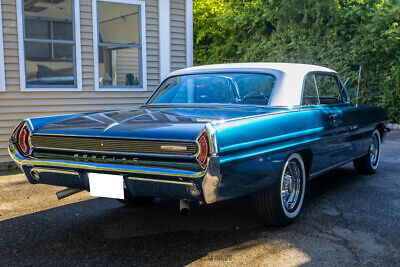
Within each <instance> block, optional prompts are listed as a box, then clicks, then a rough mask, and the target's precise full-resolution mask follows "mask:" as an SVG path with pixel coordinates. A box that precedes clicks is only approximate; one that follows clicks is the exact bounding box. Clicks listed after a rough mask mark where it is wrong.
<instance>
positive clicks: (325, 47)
mask: <svg viewBox="0 0 400 267" xmlns="http://www.w3.org/2000/svg"><path fill="white" fill-rule="evenodd" d="M399 24H400V3H399V1H398V0H380V1H377V0H325V1H318V0H280V1H274V0H253V1H250V0H195V1H194V32H195V34H194V44H195V50H194V58H195V63H196V64H212V63H222V62H297V63H307V64H316V65H322V66H326V67H329V68H332V69H335V70H337V71H338V72H339V73H340V74H341V76H342V77H350V78H351V80H352V81H353V88H354V87H355V86H354V85H355V84H356V81H357V75H358V68H359V66H362V77H361V88H360V92H361V99H360V101H361V102H363V103H367V104H378V105H383V106H385V107H386V109H387V111H388V113H389V116H390V119H391V121H393V122H400V26H399Z"/></svg>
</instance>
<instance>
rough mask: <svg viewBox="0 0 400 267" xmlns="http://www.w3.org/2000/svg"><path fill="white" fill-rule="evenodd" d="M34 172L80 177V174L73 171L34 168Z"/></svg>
mask: <svg viewBox="0 0 400 267" xmlns="http://www.w3.org/2000/svg"><path fill="white" fill-rule="evenodd" d="M32 171H37V172H38V173H44V172H51V173H59V174H69V175H76V176H79V173H78V172H77V171H73V170H62V169H47V168H36V167H33V168H32Z"/></svg>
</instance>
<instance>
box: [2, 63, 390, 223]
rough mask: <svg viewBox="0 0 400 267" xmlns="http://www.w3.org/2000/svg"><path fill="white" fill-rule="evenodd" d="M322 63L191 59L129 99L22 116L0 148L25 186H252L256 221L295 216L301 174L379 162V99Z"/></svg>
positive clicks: (117, 189) (176, 190)
mask: <svg viewBox="0 0 400 267" xmlns="http://www.w3.org/2000/svg"><path fill="white" fill-rule="evenodd" d="M349 99H350V98H349V93H348V90H347V88H346V86H345V85H344V84H343V83H342V81H341V79H340V77H339V75H338V74H337V73H336V72H335V71H333V70H331V69H328V68H324V67H319V66H313V65H302V64H283V63H282V64H279V63H251V64H226V65H211V66H201V67H194V68H188V69H183V70H179V71H176V72H173V73H171V74H170V75H169V77H167V78H166V79H165V80H164V81H163V82H162V83H161V85H160V86H159V87H158V89H157V90H156V91H155V92H154V94H153V95H152V96H151V97H150V99H149V100H148V101H147V102H146V104H145V105H144V106H142V107H140V108H138V109H132V110H121V111H107V112H97V113H88V114H75V115H65V116H54V117H45V118H35V119H27V120H24V121H22V122H21V124H19V125H18V126H17V127H16V129H15V131H14V133H13V134H12V137H11V140H10V144H9V152H10V155H11V157H12V158H13V160H14V161H15V162H16V163H17V164H18V165H19V166H20V167H21V169H22V170H23V171H24V173H25V175H26V176H27V178H28V180H29V181H30V182H31V183H32V184H37V183H43V184H50V185H57V186H65V187H68V189H66V190H63V191H61V192H59V197H65V196H68V195H70V194H72V193H75V192H77V191H79V190H88V191H90V192H91V194H92V195H93V196H100V197H111V198H116V199H120V201H121V202H123V203H124V204H126V205H138V204H143V203H146V202H151V201H152V200H153V199H154V198H173V199H179V200H180V202H181V209H183V210H185V207H187V205H188V202H189V201H200V202H205V203H207V204H210V203H213V202H216V201H221V200H225V199H230V198H236V197H240V196H244V195H250V194H251V195H252V196H253V199H254V204H255V206H256V209H257V212H258V214H259V217H260V218H261V220H262V221H263V222H264V223H265V224H268V225H273V226H284V225H287V224H289V223H291V222H293V221H294V220H295V218H296V217H297V216H298V214H299V212H300V210H301V207H302V204H303V199H304V193H305V191H306V186H307V181H308V180H309V179H312V178H314V177H316V176H318V175H320V174H322V173H324V172H326V171H329V170H332V169H334V168H336V167H338V166H340V165H343V164H345V163H348V162H351V161H353V162H354V166H355V168H356V169H357V170H358V171H359V172H362V173H373V172H375V170H376V169H377V167H378V165H379V156H380V149H381V142H382V140H383V139H384V137H385V135H386V133H387V132H388V131H389V130H388V128H387V127H386V124H387V120H388V118H387V116H386V114H385V111H384V110H383V109H382V108H379V107H368V106H361V105H360V106H358V105H354V104H352V103H351V102H350V100H349Z"/></svg>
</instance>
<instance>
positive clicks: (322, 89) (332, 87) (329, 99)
mask: <svg viewBox="0 0 400 267" xmlns="http://www.w3.org/2000/svg"><path fill="white" fill-rule="evenodd" d="M315 80H316V84H317V88H318V94H319V101H320V103H321V104H338V103H343V99H342V96H341V94H340V90H341V88H340V85H339V82H338V80H337V78H336V76H333V75H327V74H315Z"/></svg>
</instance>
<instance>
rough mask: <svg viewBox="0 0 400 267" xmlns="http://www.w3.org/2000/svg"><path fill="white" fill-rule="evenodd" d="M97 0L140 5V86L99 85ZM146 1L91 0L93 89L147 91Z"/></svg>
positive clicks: (104, 90) (99, 0)
mask: <svg viewBox="0 0 400 267" xmlns="http://www.w3.org/2000/svg"><path fill="white" fill-rule="evenodd" d="M98 2H109V3H116V4H126V5H137V6H139V7H140V12H139V17H140V18H139V23H140V25H139V27H140V44H141V49H140V51H141V55H140V56H141V58H142V64H141V76H142V77H141V78H142V86H141V87H133V86H132V87H130V86H110V87H101V86H100V84H99V82H100V79H99V65H98V64H99V29H98V15H97V3H98ZM145 6H146V3H145V2H144V1H141V0H92V17H93V54H94V55H93V58H94V88H95V91H103V92H119V91H123V92H127V91H128V92H136V91H139V92H140V91H147V53H146V52H147V46H146V8H145Z"/></svg>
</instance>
